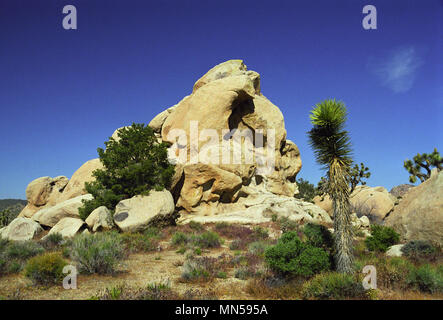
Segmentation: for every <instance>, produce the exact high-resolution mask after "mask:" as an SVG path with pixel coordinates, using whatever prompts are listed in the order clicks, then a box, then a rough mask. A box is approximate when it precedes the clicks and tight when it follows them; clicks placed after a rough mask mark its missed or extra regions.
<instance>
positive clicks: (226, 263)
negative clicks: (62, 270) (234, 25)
mask: <svg viewBox="0 0 443 320" xmlns="http://www.w3.org/2000/svg"><path fill="white" fill-rule="evenodd" d="M261 227H263V228H267V229H268V230H269V235H270V239H269V240H268V241H269V242H272V239H275V238H277V237H279V236H280V229H279V226H278V223H275V222H270V223H268V224H263V225H261ZM246 229H248V230H249V231H246ZM208 230H213V231H216V232H218V230H217V228H216V226H215V224H209V225H204V226H203V228H200V227H199V226H193V227H191V226H190V225H180V226H174V227H168V228H165V229H164V230H162V231H161V234H160V235H159V236H158V237H157V238H156V239H155V243H156V245H157V244H158V246H159V247H160V248H162V250H161V252H158V251H153V252H136V253H132V254H130V255H129V256H128V258H127V259H126V260H125V261H124V263H123V264H122V266H120V267H119V270H118V273H117V274H116V275H113V276H112V275H96V274H93V275H79V276H78V289H77V290H65V289H63V287H62V285H61V283H60V285H56V286H51V287H46V288H39V287H35V286H33V285H32V283H31V282H30V280H28V279H26V278H25V277H24V276H23V274H10V275H6V276H3V277H0V298H6V299H41V300H52V299H54V300H60V299H62V300H64V299H66V300H72V299H74V300H75V299H91V298H92V297H97V296H98V295H100V294H103V293H106V292H107V291H106V290H109V289H112V288H114V287H119V286H120V287H124V288H125V290H127V292H126V295H123V296H122V297H121V298H122V299H123V298H137V297H143V294H145V296H144V297H148V298H156V297H160V298H162V299H167V298H177V299H214V298H217V299H220V300H227V299H238V300H249V299H262V300H266V299H285V300H296V299H301V287H302V285H303V282H304V281H302V280H292V281H287V280H283V279H279V278H275V277H274V276H272V274H270V273H269V272H267V273H265V274H261V275H254V276H252V278H249V279H248V280H241V279H237V278H235V272H236V269H237V268H240V267H246V268H248V267H250V268H251V269H258V267H259V266H262V265H263V261H262V260H261V258H260V257H258V256H256V255H251V254H250V253H247V251H246V250H240V251H239V252H237V253H236V256H233V251H231V250H230V249H229V247H228V245H227V244H226V243H225V244H224V245H222V246H221V247H219V248H208V249H205V250H203V251H202V255H201V256H200V257H206V258H205V260H206V261H211V263H212V262H213V264H214V265H216V266H217V269H219V271H223V272H224V273H225V277H223V278H219V277H217V276H213V277H211V278H210V279H208V281H202V282H199V281H197V282H191V283H189V282H184V281H182V279H181V277H182V273H183V268H184V264H185V262H186V261H185V258H186V257H185V256H184V255H183V254H180V253H177V252H176V251H177V248H170V246H169V244H170V239H171V236H172V235H173V234H174V233H175V232H178V231H180V232H184V233H187V234H192V233H196V234H200V233H203V232H205V231H208ZM220 234H222V236H223V237H225V238H230V239H235V238H236V237H237V236H241V237H243V236H244V235H248V236H247V237H246V238H248V239H249V237H250V235H251V234H253V231H252V227H250V226H236V227H235V228H234V229H232V230H229V231H223V232H220ZM153 240H154V239H153ZM356 253H357V255H358V256H361V257H362V256H366V254H367V253H366V252H365V251H364V250H363V248H359V250H357V252H356ZM158 256H161V259H157V257H158ZM241 257H243V258H241ZM383 260H386V259H385V258H384V257H382V256H378V255H376V256H374V257H373V258H367V257H366V259H364V261H362V263H363V262H364V263H365V264H366V263H370V264H371V263H372V264H375V265H377V269H378V268H380V272H379V277H380V279H379V280H380V286H379V287H380V288H379V289H378V290H377V297H378V299H386V300H433V299H440V300H442V299H443V295H442V294H434V295H431V294H428V293H422V292H419V291H413V290H408V289H406V288H395V286H394V288H393V287H392V286H390V285H389V283H390V282H392V279H391V278H392V277H393V276H397V273H398V272H397V271H398V270H400V269H398V268H396V269H393V270H391V269H389V268H388V267H386V266H384V263H382V262H381V261H383ZM397 269H398V270H397ZM394 271H396V272H395V273H393V272H394ZM400 276H401V274H400ZM165 282H167V283H169V285H170V291H167V292H164V295H163V296H162V295H161V294H160V293H157V291H155V290H154V293H152V292H151V291H148V292H146V290H145V289H146V288H147V286H148V285H149V284H155V283H157V284H158V283H165ZM144 290H145V291H144ZM156 294H158V295H156ZM162 294H163V293H162Z"/></svg>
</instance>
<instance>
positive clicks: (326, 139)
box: [308, 99, 352, 169]
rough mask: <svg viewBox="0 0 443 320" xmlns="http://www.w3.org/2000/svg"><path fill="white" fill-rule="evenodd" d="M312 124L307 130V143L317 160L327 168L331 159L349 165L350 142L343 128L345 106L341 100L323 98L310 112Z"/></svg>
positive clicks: (350, 160)
mask: <svg viewBox="0 0 443 320" xmlns="http://www.w3.org/2000/svg"><path fill="white" fill-rule="evenodd" d="M310 119H311V123H312V125H313V126H314V127H313V128H312V129H311V130H310V131H309V132H308V137H309V144H310V146H311V147H312V148H313V150H314V154H315V158H316V160H317V162H318V163H319V164H320V165H322V166H323V168H325V169H327V168H328V167H329V165H330V164H331V163H332V160H333V159H335V160H338V161H340V162H341V163H342V164H344V165H347V166H349V165H350V164H351V163H352V159H351V143H350V138H349V134H348V132H347V131H346V130H344V125H345V122H346V107H345V105H344V104H343V103H342V102H339V101H336V100H335V99H332V100H325V101H323V102H321V103H319V104H316V106H315V108H314V109H313V110H312V111H311V114H310Z"/></svg>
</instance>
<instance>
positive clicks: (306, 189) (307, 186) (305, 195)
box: [295, 178, 316, 202]
mask: <svg viewBox="0 0 443 320" xmlns="http://www.w3.org/2000/svg"><path fill="white" fill-rule="evenodd" d="M297 185H298V191H299V193H298V194H297V195H296V196H295V197H296V198H297V199H303V200H304V201H307V202H313V201H314V197H315V196H316V189H315V186H314V185H313V184H312V183H309V181H308V180H304V179H303V178H299V179H298V180H297Z"/></svg>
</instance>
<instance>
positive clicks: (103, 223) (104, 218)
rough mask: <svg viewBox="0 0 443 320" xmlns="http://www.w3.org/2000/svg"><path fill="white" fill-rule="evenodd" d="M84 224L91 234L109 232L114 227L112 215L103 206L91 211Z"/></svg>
mask: <svg viewBox="0 0 443 320" xmlns="http://www.w3.org/2000/svg"><path fill="white" fill-rule="evenodd" d="M85 222H86V224H87V225H88V227H89V228H90V229H91V230H92V231H93V232H96V231H102V230H111V229H112V228H113V227H114V222H113V220H112V214H111V212H110V211H109V209H108V208H106V207H105V206H101V207H98V208H97V209H95V210H94V211H92V212H91V214H90V215H89V216H88V217H87V218H86V220H85Z"/></svg>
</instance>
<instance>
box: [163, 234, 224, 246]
mask: <svg viewBox="0 0 443 320" xmlns="http://www.w3.org/2000/svg"><path fill="white" fill-rule="evenodd" d="M171 243H172V244H173V245H176V246H177V245H191V246H195V247H198V248H201V249H207V248H218V247H220V245H221V243H222V239H220V236H219V235H218V234H217V233H215V232H212V231H206V232H204V233H201V234H192V235H187V234H185V233H183V232H176V233H174V235H173V236H172V238H171Z"/></svg>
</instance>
